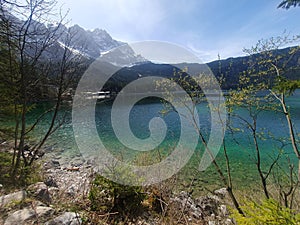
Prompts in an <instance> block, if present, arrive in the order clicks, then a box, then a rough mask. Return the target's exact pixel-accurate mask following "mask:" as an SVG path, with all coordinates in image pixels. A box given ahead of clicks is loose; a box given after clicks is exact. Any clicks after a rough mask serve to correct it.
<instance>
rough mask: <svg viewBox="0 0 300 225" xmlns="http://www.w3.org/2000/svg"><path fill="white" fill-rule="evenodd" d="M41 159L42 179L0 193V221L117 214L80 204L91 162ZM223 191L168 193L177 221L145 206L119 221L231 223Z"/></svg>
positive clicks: (56, 221) (80, 219)
mask: <svg viewBox="0 0 300 225" xmlns="http://www.w3.org/2000/svg"><path fill="white" fill-rule="evenodd" d="M46 155H47V154H46ZM42 161H43V163H42V164H43V166H42V172H43V181H42V182H38V183H35V184H33V185H30V186H29V187H27V188H26V189H24V190H19V191H16V192H13V193H9V194H7V195H3V196H1V197H0V213H1V219H0V224H4V225H15V224H46V225H61V224H68V225H79V224H95V223H93V222H91V221H92V220H90V218H89V217H91V216H95V217H99V218H102V217H103V218H104V219H103V220H101V224H111V223H110V219H109V218H110V215H114V214H116V215H114V217H117V216H118V215H117V212H110V213H108V214H106V215H105V214H98V213H97V212H93V213H92V214H91V212H87V211H89V210H87V211H86V210H84V209H83V208H84V207H80V206H82V205H85V206H89V200H88V195H89V191H90V187H91V182H92V180H93V178H94V175H95V173H94V171H93V167H92V165H90V164H88V163H87V162H84V161H83V160H81V159H80V158H74V159H72V160H70V161H69V163H67V164H66V163H65V161H64V162H62V160H60V159H53V157H47V156H46V159H45V157H44V159H42V160H41V162H42ZM226 195H227V191H226V189H224V188H223V189H219V190H216V191H215V192H214V194H212V195H207V196H202V197H199V198H192V197H191V196H190V195H189V194H188V193H186V192H180V193H177V194H172V196H171V197H170V198H169V201H168V208H169V209H172V214H176V217H175V216H174V215H172V216H173V218H176V220H177V222H178V223H177V222H176V223H175V221H170V220H169V221H168V220H165V219H164V218H162V215H160V214H158V213H157V212H154V211H153V210H150V209H145V210H144V211H143V212H142V213H140V214H139V215H137V216H136V217H132V218H128V219H127V220H126V221H124V222H123V223H120V224H145V225H147V224H149V225H150V224H151V225H152V224H153V225H154V224H208V225H218V224H227V225H231V224H235V223H234V221H233V220H232V219H231V218H230V214H229V211H228V208H227V206H226V204H225V202H226V200H225V199H226ZM104 197H107V196H104ZM174 212H175V213H174Z"/></svg>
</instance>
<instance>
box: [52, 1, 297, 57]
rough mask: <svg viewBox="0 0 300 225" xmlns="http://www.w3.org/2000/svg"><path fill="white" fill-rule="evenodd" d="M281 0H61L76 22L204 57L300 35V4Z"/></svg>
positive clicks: (128, 39)
mask: <svg viewBox="0 0 300 225" xmlns="http://www.w3.org/2000/svg"><path fill="white" fill-rule="evenodd" d="M280 1H281V0H84V1H78V0H58V2H59V4H64V5H63V8H64V9H65V10H67V9H70V12H69V15H68V17H69V18H70V19H71V23H70V25H72V24H79V25H80V26H82V27H84V28H86V29H90V30H93V29H95V28H102V29H105V30H106V31H107V32H108V33H109V34H110V35H111V36H112V37H113V38H114V39H117V40H121V41H125V42H134V41H144V40H159V41H168V42H172V43H175V44H179V45H181V46H183V47H185V48H188V49H190V50H192V51H193V52H194V53H195V54H197V56H199V58H200V59H201V60H202V61H204V62H207V61H211V60H214V59H216V58H217V55H218V53H219V54H220V56H221V58H227V57H231V56H239V55H243V52H242V49H243V48H244V47H246V48H247V47H251V46H252V45H254V44H255V43H256V42H257V41H258V40H259V39H261V38H268V37H271V36H278V35H281V34H282V33H283V32H284V31H285V30H286V32H287V33H290V34H291V35H295V34H300V22H299V21H300V7H298V8H291V9H290V10H284V9H277V5H278V4H279V2H280Z"/></svg>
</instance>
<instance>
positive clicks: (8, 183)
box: [0, 152, 42, 191]
mask: <svg viewBox="0 0 300 225" xmlns="http://www.w3.org/2000/svg"><path fill="white" fill-rule="evenodd" d="M11 161H12V154H11V153H8V152H0V165H1V166H0V183H1V184H2V185H3V186H4V188H5V189H6V190H7V191H9V190H10V189H15V188H19V187H24V186H28V185H30V184H33V183H36V182H39V181H41V180H42V175H41V165H40V164H38V163H34V164H33V165H32V166H31V167H25V166H24V165H23V163H21V166H20V168H19V169H18V170H17V173H16V174H15V176H14V177H13V176H12V175H11V170H12V165H11V164H12V162H11Z"/></svg>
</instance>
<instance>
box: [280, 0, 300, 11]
mask: <svg viewBox="0 0 300 225" xmlns="http://www.w3.org/2000/svg"><path fill="white" fill-rule="evenodd" d="M296 6H300V0H284V1H282V2H281V3H280V4H279V5H278V6H277V8H283V9H289V8H290V7H296Z"/></svg>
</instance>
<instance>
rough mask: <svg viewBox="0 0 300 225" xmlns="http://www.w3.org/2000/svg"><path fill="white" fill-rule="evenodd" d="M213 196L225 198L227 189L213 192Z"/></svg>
mask: <svg viewBox="0 0 300 225" xmlns="http://www.w3.org/2000/svg"><path fill="white" fill-rule="evenodd" d="M214 194H215V195H217V196H218V197H220V198H225V196H226V195H227V189H226V188H220V189H217V190H215V191H214Z"/></svg>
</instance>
